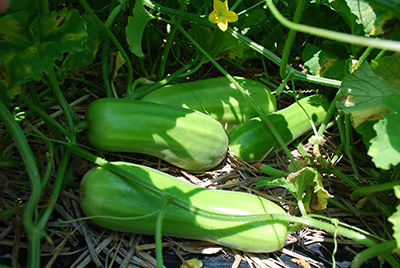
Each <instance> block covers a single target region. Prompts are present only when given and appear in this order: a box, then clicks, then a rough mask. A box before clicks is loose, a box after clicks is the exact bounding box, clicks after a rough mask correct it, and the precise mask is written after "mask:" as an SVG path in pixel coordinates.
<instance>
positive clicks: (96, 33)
mask: <svg viewBox="0 0 400 268" xmlns="http://www.w3.org/2000/svg"><path fill="white" fill-rule="evenodd" d="M83 20H84V21H85V23H86V28H87V33H88V38H87V41H86V42H85V43H83V50H82V51H80V52H77V53H75V54H74V55H73V58H72V61H71V62H72V64H73V65H75V66H76V67H79V68H83V67H86V66H88V65H89V64H91V63H92V62H93V60H94V59H95V57H96V54H97V51H98V49H99V46H100V44H101V42H102V41H103V39H104V32H103V31H102V29H101V28H100V27H99V26H98V25H97V23H96V22H95V21H94V20H92V19H90V17H89V16H83Z"/></svg>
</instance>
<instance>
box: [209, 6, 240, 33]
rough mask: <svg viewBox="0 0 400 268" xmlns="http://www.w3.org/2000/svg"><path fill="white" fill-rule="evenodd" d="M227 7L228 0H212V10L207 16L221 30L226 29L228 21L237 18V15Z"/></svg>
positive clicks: (233, 20)
mask: <svg viewBox="0 0 400 268" xmlns="http://www.w3.org/2000/svg"><path fill="white" fill-rule="evenodd" d="M228 9H229V8H228V0H225V2H222V1H220V0H214V10H213V11H212V12H211V14H210V16H209V17H208V20H209V21H211V22H212V23H216V24H217V25H218V27H219V28H220V29H221V31H224V32H225V31H226V30H227V29H228V22H235V21H237V20H238V15H236V13H235V12H233V11H230V10H228Z"/></svg>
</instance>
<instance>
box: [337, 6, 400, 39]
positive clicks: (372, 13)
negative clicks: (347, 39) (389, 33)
mask: <svg viewBox="0 0 400 268" xmlns="http://www.w3.org/2000/svg"><path fill="white" fill-rule="evenodd" d="M335 4H336V5H337V6H338V8H337V11H338V13H340V14H341V16H342V17H343V18H344V19H345V21H346V22H347V24H348V25H349V26H350V27H351V28H352V29H355V30H356V31H355V32H354V33H355V34H357V33H358V32H357V29H358V28H359V29H363V31H364V33H365V34H367V35H374V36H376V35H381V34H383V33H384V32H385V28H386V27H385V25H386V24H387V23H388V22H389V21H391V20H392V19H393V18H394V14H393V13H392V12H390V11H388V10H385V9H383V8H381V7H380V6H379V5H376V4H375V3H367V2H365V1H361V0H337V1H336V2H335Z"/></svg>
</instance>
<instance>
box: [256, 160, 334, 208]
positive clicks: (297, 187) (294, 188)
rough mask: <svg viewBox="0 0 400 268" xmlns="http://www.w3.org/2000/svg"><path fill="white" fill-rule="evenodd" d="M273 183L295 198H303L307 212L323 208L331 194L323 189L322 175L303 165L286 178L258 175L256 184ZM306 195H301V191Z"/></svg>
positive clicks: (259, 185) (258, 185)
mask: <svg viewBox="0 0 400 268" xmlns="http://www.w3.org/2000/svg"><path fill="white" fill-rule="evenodd" d="M266 185H275V186H282V187H285V188H286V189H287V190H288V191H289V192H291V193H292V194H293V196H294V197H295V198H296V199H297V200H303V203H304V207H305V208H306V210H307V212H311V211H316V210H321V209H325V208H326V206H327V204H328V198H332V197H333V196H332V195H330V194H329V192H328V191H326V190H325V189H324V186H323V184H322V176H321V174H320V173H319V172H318V170H317V169H315V168H311V167H305V168H303V169H301V170H299V171H297V172H293V173H291V174H289V176H288V177H287V179H285V178H274V177H260V179H259V181H258V182H257V184H256V186H257V187H261V186H266ZM304 191H306V195H305V196H304V197H303V193H304Z"/></svg>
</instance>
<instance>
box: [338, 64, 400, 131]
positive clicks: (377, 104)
mask: <svg viewBox="0 0 400 268" xmlns="http://www.w3.org/2000/svg"><path fill="white" fill-rule="evenodd" d="M386 61H388V62H386ZM372 65H373V66H374V69H372V68H371V67H370V66H369V64H368V63H367V62H365V63H364V64H363V65H362V66H361V67H359V68H358V69H357V70H356V71H354V73H352V74H351V75H348V76H346V77H345V78H344V79H343V82H342V86H341V89H340V98H339V100H338V102H337V103H336V106H337V108H338V109H341V110H343V111H344V112H345V113H351V114H352V117H353V125H354V127H357V126H358V125H360V124H361V123H362V122H364V121H366V120H377V119H380V118H381V116H382V114H385V113H388V112H389V110H388V108H387V107H386V105H385V104H383V102H382V100H383V99H384V98H385V97H386V96H388V95H390V94H396V95H400V84H398V82H396V81H398V80H399V77H400V76H399V66H400V58H399V57H398V56H393V57H385V58H382V59H380V60H379V61H375V62H373V63H372Z"/></svg>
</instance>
